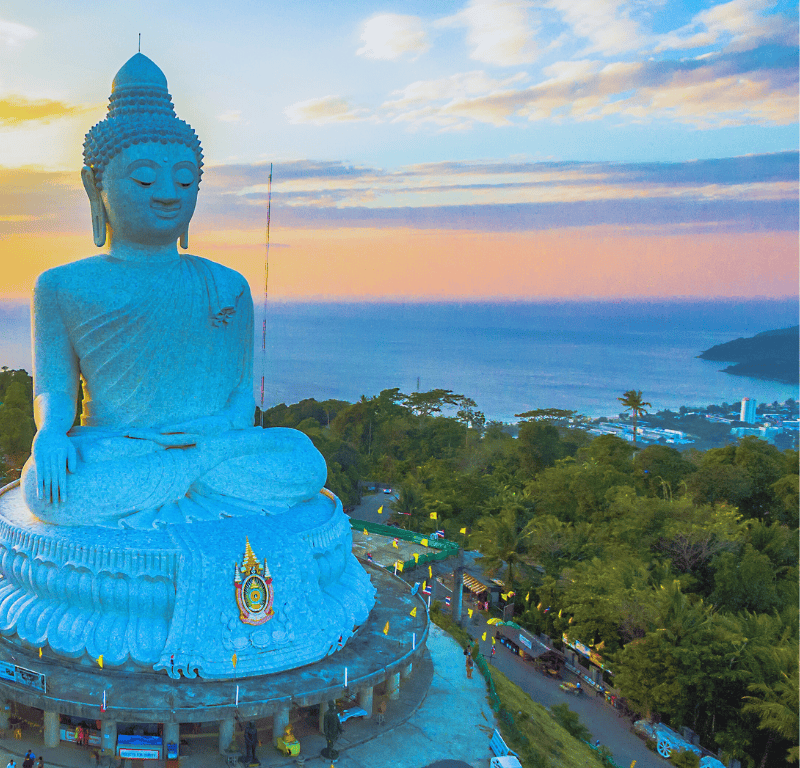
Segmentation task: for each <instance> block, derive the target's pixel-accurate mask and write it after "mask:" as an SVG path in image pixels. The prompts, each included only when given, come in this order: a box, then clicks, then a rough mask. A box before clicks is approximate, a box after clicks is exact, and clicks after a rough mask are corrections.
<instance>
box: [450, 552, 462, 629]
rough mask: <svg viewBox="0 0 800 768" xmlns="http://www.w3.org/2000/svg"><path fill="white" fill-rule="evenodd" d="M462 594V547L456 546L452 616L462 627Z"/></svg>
mask: <svg viewBox="0 0 800 768" xmlns="http://www.w3.org/2000/svg"><path fill="white" fill-rule="evenodd" d="M463 596H464V547H459V548H458V558H457V559H456V567H455V569H454V570H453V614H452V615H453V618H454V619H455V622H456V624H458V626H459V627H463V626H464V624H463V619H462V616H461V612H462V611H461V609H462V601H463Z"/></svg>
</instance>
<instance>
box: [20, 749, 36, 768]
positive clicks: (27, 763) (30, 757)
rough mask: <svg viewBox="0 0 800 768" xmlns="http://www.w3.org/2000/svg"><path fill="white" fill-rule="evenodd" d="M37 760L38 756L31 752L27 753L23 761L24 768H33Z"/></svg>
mask: <svg viewBox="0 0 800 768" xmlns="http://www.w3.org/2000/svg"><path fill="white" fill-rule="evenodd" d="M35 759H36V755H34V754H33V752H31V751H30V750H28V751H27V752H26V753H25V757H24V758H23V759H22V768H33V761H34V760H35Z"/></svg>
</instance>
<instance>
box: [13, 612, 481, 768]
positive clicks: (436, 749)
mask: <svg viewBox="0 0 800 768" xmlns="http://www.w3.org/2000/svg"><path fill="white" fill-rule="evenodd" d="M378 700H379V699H378V697H377V695H376V698H375V707H376V709H377V705H378ZM316 719H317V718H316V716H315V715H314V714H313V713H308V715H307V716H305V717H303V718H301V719H300V720H298V721H297V722H296V723H295V725H294V728H295V734H296V736H297V737H298V739H299V741H300V743H301V745H302V752H301V755H302V756H303V757H304V758H305V765H307V766H313V768H328V766H329V765H330V762H329V761H328V760H325V759H324V758H322V757H321V756H320V750H321V749H322V748H323V747H324V746H325V739H324V737H323V736H322V735H321V734H319V732H318V730H317V727H316V725H317V723H316ZM494 727H495V719H494V714H493V713H492V711H491V709H490V707H489V704H488V702H487V700H486V686H485V683H484V681H483V679H482V678H481V676H480V674H479V673H478V672H477V670H476V672H475V673H474V675H473V678H472V679H471V680H468V679H467V677H466V674H465V669H464V656H463V654H462V652H461V648H460V647H459V645H458V644H457V643H456V642H455V641H454V640H453V639H452V638H450V637H449V636H448V635H446V634H445V633H444V632H442V631H441V630H440V629H439V628H438V627H436V626H435V625H431V631H430V636H429V639H428V654H426V656H425V657H424V658H423V659H422V660H420V661H417V662H415V664H414V671H413V673H412V674H411V675H410V676H409V677H408V678H407V679H405V680H402V681H401V685H400V698H399V699H397V700H394V701H391V700H389V701H387V711H386V723H385V724H384V725H379V724H378V723H377V722H376V719H375V718H371V719H366V718H365V719H351V720H348V721H347V722H346V723H345V725H344V732H343V734H342V736H341V738H340V740H339V741H338V742H337V744H336V748H337V749H338V750H339V751H340V756H339V760H338V762H337V764H336V765H337V768H384V767H386V768H389V767H391V768H423V766H427V765H428V764H430V763H433V762H435V761H437V760H443V759H453V760H461V761H463V762H465V763H467V764H468V765H470V766H473V768H486V766H488V764H489V757H490V752H489V737H490V736H491V733H492V730H493V729H494ZM270 731H271V729H270V728H269V726H268V725H263V726H260V727H259V734H260V736H261V739H262V741H263V746H262V747H260V748H259V750H258V752H257V755H258V758H259V760H260V761H261V765H262V766H264V768H272V766H275V767H276V768H277V767H278V766H287V767H288V766H293V765H295V764H296V762H295V759H294V758H288V757H284V756H283V755H281V754H280V753H279V752H277V750H275V749H274V748H273V747H271V746H269V744H268V739H269V735H270ZM239 738H240V739H241V735H240V736H239ZM187 742H188V748H187V749H186V750H185V752H186V753H187V754H185V755H184V756H182V757H181V760H180V768H212V767H213V768H217V767H220V768H221V767H222V766H225V765H226V761H225V758H224V757H223V756H222V755H220V754H219V752H218V749H217V738H216V736H214V735H210V734H209V735H206V736H198V737H189V738H188V739H187ZM29 748H30V749H32V750H33V751H34V752H35V753H36V755H39V754H41V755H43V756H44V759H45V766H46V768H91V766H93V765H94V764H95V763H94V759H93V757H92V752H91V751H90V750H86V749H84V748H81V747H77V746H75V745H73V744H62V745H61V746H59V747H57V748H54V749H45V748H44V747H43V746H42V739H41V734H40V733H37V732H35V731H31V732H28V733H26V734H24V735H23V740H22V741H15V740H14V739H1V740H0V766H3V767H4V766H5V765H6V763H7V762H8V760H9V758H10V757H14V759H16V760H17V768H20V766H21V764H22V756H23V755H24V754H25V751H26V750H27V749H29ZM140 765H141V766H142V768H161V766H163V763H157V762H153V761H147V762H137V761H132V762H131V764H130V766H125V768H139V766H140Z"/></svg>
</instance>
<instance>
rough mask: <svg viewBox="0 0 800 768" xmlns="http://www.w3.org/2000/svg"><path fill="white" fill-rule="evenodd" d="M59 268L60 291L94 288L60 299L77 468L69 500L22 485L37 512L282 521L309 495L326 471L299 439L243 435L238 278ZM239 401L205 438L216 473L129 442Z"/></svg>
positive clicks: (104, 518) (63, 517) (154, 520)
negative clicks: (73, 382)
mask: <svg viewBox="0 0 800 768" xmlns="http://www.w3.org/2000/svg"><path fill="white" fill-rule="evenodd" d="M69 266H71V267H75V268H77V269H78V270H85V271H81V272H78V274H77V275H75V276H73V277H72V278H71V279H70V280H69V281H68V282H75V281H76V278H77V282H81V281H83V284H86V283H87V282H88V283H91V281H92V278H93V277H94V278H96V279H97V278H98V276H100V278H101V279H97V282H98V283H100V285H99V288H100V289H99V290H96V289H94V288H93V287H92V286H91V285H89V287H87V288H85V289H81V288H78V289H76V290H70V291H59V297H58V305H59V307H58V311H59V312H60V314H61V317H62V318H63V320H64V324H65V326H66V328H67V332H68V335H69V341H70V344H71V346H72V348H73V350H74V352H75V354H76V356H77V358H78V363H79V368H80V372H81V378H82V386H83V392H84V400H83V413H82V416H81V426H78V427H73V428H72V429H71V430H70V432H69V437H70V438H71V440H72V442H73V444H74V446H75V448H76V451H77V454H78V458H79V467H78V470H77V472H76V473H74V474H70V475H68V477H67V484H68V485H67V487H68V489H69V490H68V500H67V501H66V502H58V503H53V504H49V503H48V504H47V505H43V503H42V502H41V501H38V502H37V501H36V500H35V499H34V496H35V493H34V494H32V493H31V490H30V489H32V488H33V485H32V483H26V482H25V481H24V478H23V486H24V488H25V489H26V500H27V501H28V505H29V507H30V508H31V510H32V511H33V512H34V514H36V515H37V516H39V517H40V518H41V519H43V520H47V521H49V522H56V523H59V522H60V523H63V524H85V523H89V522H91V523H94V524H100V525H122V526H124V527H133V528H150V527H153V526H156V527H160V526H161V525H166V524H168V523H179V522H190V521H192V520H212V519H219V518H220V517H226V516H233V515H235V516H238V515H245V514H254V513H277V512H283V511H285V510H286V509H288V508H290V507H291V506H292V505H293V504H296V503H298V502H299V501H302V500H304V499H307V498H310V497H311V496H313V495H315V494H316V493H317V492H318V491H319V489H320V488H321V487H322V485H323V484H324V482H325V477H326V469H325V461H324V459H323V458H322V456H321V455H320V454H319V452H318V451H316V449H315V448H314V447H313V445H312V444H311V443H310V441H309V440H308V439H307V438H306V437H305V436H304V435H303V434H302V433H299V432H296V431H295V430H284V429H269V430H262V429H260V428H255V427H252V421H251V420H250V419H251V418H252V417H251V414H252V413H253V412H254V409H255V403H254V402H253V394H252V366H253V303H252V299H251V297H250V291H249V288H248V287H247V283H246V282H245V280H244V278H242V277H241V276H240V275H239V274H238V273H236V272H233V271H232V270H229V269H227V268H225V267H223V266H221V265H218V264H215V263H214V262H211V261H208V260H206V259H202V258H199V257H196V256H181V257H180V259H178V260H176V261H175V262H170V263H168V264H156V265H153V264H138V263H130V262H119V261H115V260H113V259H111V258H109V257H105V258H103V257H100V258H99V259H98V257H95V258H93V259H92V258H90V259H87V260H85V261H84V262H83V263H81V262H77V263H76V264H74V265H69ZM114 285H116V286H118V287H119V290H117V291H113V289H112V288H110V286H114ZM112 293H113V295H112ZM245 397H246V398H247V400H244V402H247V401H249V402H250V403H252V406H251V409H250V410H249V413H248V414H247V415H246V417H245V418H246V419H247V423H246V424H244V423H239V424H232V425H231V427H232V428H231V429H230V430H229V431H227V432H225V433H223V434H222V435H218V436H216V438H215V440H216V443H217V446H218V447H217V448H216V450H217V452H219V451H220V450H221V449H220V448H219V445H218V444H219V443H220V442H224V443H225V447H224V451H225V453H224V458H222V459H220V460H219V461H217V462H216V463H214V464H209V463H208V461H207V460H206V462H205V463H203V462H202V461H198V460H197V457H198V455H199V454H198V453H197V452H198V451H199V450H201V449H200V448H199V447H198V448H192V447H190V448H186V449H166V448H165V447H164V446H163V445H161V444H160V443H158V442H156V441H154V440H149V439H137V438H135V437H133V438H132V437H129V436H127V434H128V433H131V434H134V435H136V432H137V430H156V431H158V430H160V429H161V428H163V427H169V426H171V425H175V424H179V423H181V422H185V421H189V420H192V419H197V418H202V417H205V416H215V415H219V414H224V413H225V409H226V406H227V405H229V403H230V401H231V400H232V399H236V398H238V399H239V401H240V402H241V401H243V399H244V398H245ZM241 411H242V409H241V408H239V411H238V412H239V414H241ZM245 427H247V428H245ZM138 437H140V435H139V436H138ZM202 440H203V439H202V438H201V439H200V441H198V446H200V445H201V442H202ZM228 445H229V446H230V449H229V450H228Z"/></svg>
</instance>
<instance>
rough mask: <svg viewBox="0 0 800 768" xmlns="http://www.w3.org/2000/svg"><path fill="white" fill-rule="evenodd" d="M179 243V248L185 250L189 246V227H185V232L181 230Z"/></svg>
mask: <svg viewBox="0 0 800 768" xmlns="http://www.w3.org/2000/svg"><path fill="white" fill-rule="evenodd" d="M178 242H179V243H180V245H181V248H183V250H184V251H185V250H186V249H187V248H188V247H189V227H188V226H187V227H186V231H185V232H181V238H180V240H179V241H178Z"/></svg>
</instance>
